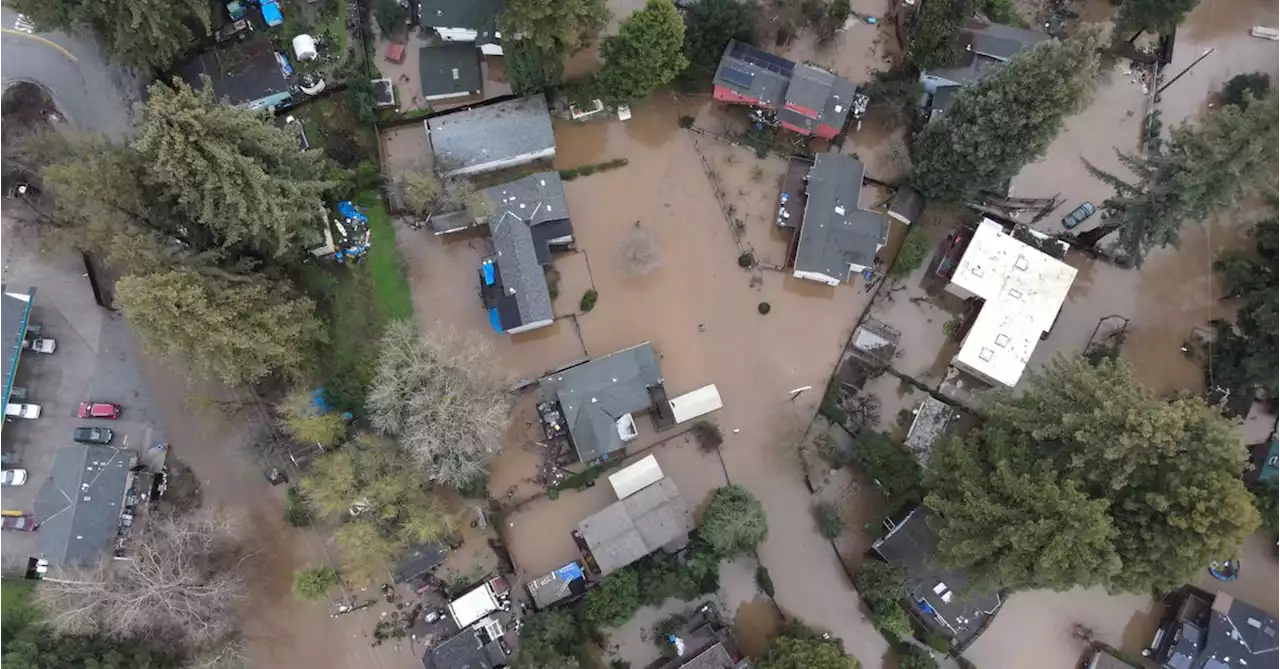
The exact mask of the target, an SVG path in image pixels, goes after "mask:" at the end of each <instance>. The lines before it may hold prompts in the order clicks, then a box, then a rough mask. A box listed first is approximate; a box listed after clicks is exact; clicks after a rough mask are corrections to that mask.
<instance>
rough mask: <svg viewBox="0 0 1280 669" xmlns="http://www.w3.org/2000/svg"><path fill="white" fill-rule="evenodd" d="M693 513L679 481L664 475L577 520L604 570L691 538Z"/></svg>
mask: <svg viewBox="0 0 1280 669" xmlns="http://www.w3.org/2000/svg"><path fill="white" fill-rule="evenodd" d="M690 526H691V517H690V516H689V507H688V506H687V505H686V504H685V502H684V498H683V497H681V496H680V491H679V490H677V489H676V484H675V483H674V482H673V481H672V480H671V479H669V478H663V479H661V480H659V481H658V482H657V483H652V484H650V485H648V486H645V487H644V488H642V489H641V490H640V491H639V492H636V493H634V494H632V495H630V496H628V497H627V498H626V499H624V500H621V501H618V502H614V503H613V504H610V505H609V506H607V507H605V508H604V509H602V510H600V511H599V512H597V513H595V514H594V515H592V516H590V517H588V518H586V519H585V520H583V521H582V522H581V523H578V533H579V534H580V535H581V536H582V540H583V541H585V542H586V544H587V547H588V548H590V549H591V555H592V557H594V558H595V561H596V566H598V567H599V568H600V573H601V574H608V573H610V572H612V571H615V570H617V569H621V568H623V567H625V566H627V565H629V564H631V563H633V562H635V561H636V560H639V559H640V558H642V557H644V556H646V555H648V554H650V553H652V552H654V551H656V550H658V549H660V548H663V547H665V546H674V545H676V544H679V543H681V542H684V541H687V540H688V538H689V527H690Z"/></svg>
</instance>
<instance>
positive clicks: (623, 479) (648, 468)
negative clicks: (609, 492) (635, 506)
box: [609, 455, 662, 500]
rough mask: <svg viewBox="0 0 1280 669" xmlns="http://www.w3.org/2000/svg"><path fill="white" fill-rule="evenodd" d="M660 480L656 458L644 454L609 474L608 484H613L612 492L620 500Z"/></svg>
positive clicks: (660, 469) (660, 475) (659, 469)
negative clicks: (632, 462)
mask: <svg viewBox="0 0 1280 669" xmlns="http://www.w3.org/2000/svg"><path fill="white" fill-rule="evenodd" d="M661 480H662V468H661V467H659V466H658V459H657V458H655V457H653V455H646V456H644V457H643V458H641V459H640V460H638V461H636V462H635V463H634V464H631V465H628V466H626V467H624V468H623V469H621V470H619V471H618V472H616V473H614V474H611V475H609V485H611V486H613V492H614V493H616V494H617V495H618V499H620V500H621V499H626V498H628V497H630V496H631V495H634V494H635V493H637V492H639V491H640V490H642V489H643V488H645V487H646V486H649V485H652V484H654V483H657V482H658V481H661Z"/></svg>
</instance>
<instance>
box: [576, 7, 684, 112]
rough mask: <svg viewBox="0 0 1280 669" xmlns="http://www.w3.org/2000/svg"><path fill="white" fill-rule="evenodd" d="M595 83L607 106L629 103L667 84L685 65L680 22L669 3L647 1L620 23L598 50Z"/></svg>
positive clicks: (682, 25)
mask: <svg viewBox="0 0 1280 669" xmlns="http://www.w3.org/2000/svg"><path fill="white" fill-rule="evenodd" d="M600 56H601V57H602V58H603V59H604V65H603V66H602V67H601V68H600V73H599V75H598V83H599V86H600V90H601V92H602V95H604V97H605V98H606V99H608V100H609V101H610V102H630V101H631V100H638V99H640V98H643V97H646V96H648V95H649V94H650V93H652V92H653V90H654V89H655V88H657V87H659V86H662V85H664V84H667V83H669V82H670V81H671V80H673V79H675V78H676V76H677V75H679V74H680V73H681V72H683V71H684V69H685V67H687V66H688V65H689V61H688V59H686V58H685V56H684V18H683V17H681V16H680V12H679V11H677V10H676V6H675V5H674V4H672V3H671V0H649V2H648V4H646V5H645V7H644V9H642V10H640V11H638V12H636V13H635V14H632V15H631V16H630V17H628V18H627V20H625V21H623V22H622V26H621V27H620V28H619V29H618V34H617V35H613V36H610V37H606V38H605V40H604V44H603V45H602V46H601V48H600Z"/></svg>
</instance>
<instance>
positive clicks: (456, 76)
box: [453, 67, 461, 81]
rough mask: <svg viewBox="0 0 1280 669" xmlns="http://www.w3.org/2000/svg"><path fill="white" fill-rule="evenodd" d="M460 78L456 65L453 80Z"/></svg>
mask: <svg viewBox="0 0 1280 669" xmlns="http://www.w3.org/2000/svg"><path fill="white" fill-rule="evenodd" d="M460 78H461V77H459V76H458V68H456V67H455V68H453V80H454V81H457V80H458V79H460Z"/></svg>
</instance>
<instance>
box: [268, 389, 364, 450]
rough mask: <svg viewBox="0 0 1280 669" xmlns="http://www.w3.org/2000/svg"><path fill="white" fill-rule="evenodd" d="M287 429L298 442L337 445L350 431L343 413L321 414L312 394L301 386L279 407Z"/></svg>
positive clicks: (281, 418)
mask: <svg viewBox="0 0 1280 669" xmlns="http://www.w3.org/2000/svg"><path fill="white" fill-rule="evenodd" d="M276 412H277V413H279V414H280V421H281V422H282V423H283V424H284V428H285V430H287V431H288V432H289V434H292V435H293V438H294V439H297V440H298V441H303V442H308V443H315V444H320V445H321V446H326V447H327V446H336V445H337V444H338V442H340V441H342V437H343V435H345V434H346V432H347V419H346V418H345V417H344V416H343V415H342V412H340V411H329V412H327V413H321V411H320V409H319V408H318V407H317V406H316V403H315V400H314V399H313V398H312V395H311V391H309V390H307V389H306V388H304V387H301V386H299V387H298V388H295V389H293V390H292V391H290V392H289V394H288V395H286V396H285V397H284V399H283V400H281V401H280V404H279V405H277V406H276Z"/></svg>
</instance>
